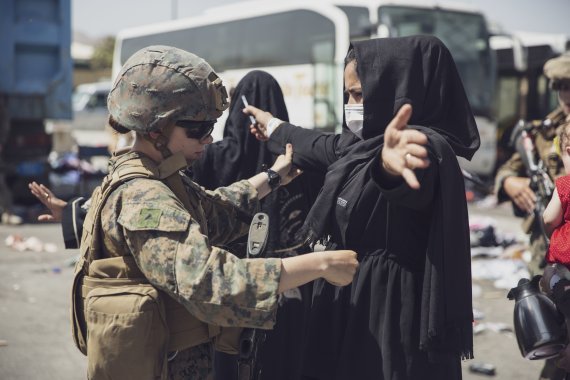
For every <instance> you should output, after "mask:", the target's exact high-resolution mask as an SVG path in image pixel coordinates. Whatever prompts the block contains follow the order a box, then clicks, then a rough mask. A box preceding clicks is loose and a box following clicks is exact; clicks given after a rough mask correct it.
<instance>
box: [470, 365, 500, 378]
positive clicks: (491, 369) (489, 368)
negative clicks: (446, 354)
mask: <svg viewBox="0 0 570 380" xmlns="http://www.w3.org/2000/svg"><path fill="white" fill-rule="evenodd" d="M469 371H470V372H473V373H479V374H481V375H487V376H495V366H494V365H493V364H489V363H473V364H471V365H470V366H469Z"/></svg>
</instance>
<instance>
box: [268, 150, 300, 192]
mask: <svg viewBox="0 0 570 380" xmlns="http://www.w3.org/2000/svg"><path fill="white" fill-rule="evenodd" d="M271 169H272V170H274V171H276V172H277V173H279V175H280V176H281V185H286V184H288V183H289V182H291V181H292V180H293V179H295V178H296V177H297V176H298V175H300V174H301V173H302V171H301V170H300V169H298V168H296V167H294V166H293V145H291V144H287V145H286V146H285V154H282V155H280V156H279V157H277V160H275V163H274V164H273V166H272V167H271Z"/></svg>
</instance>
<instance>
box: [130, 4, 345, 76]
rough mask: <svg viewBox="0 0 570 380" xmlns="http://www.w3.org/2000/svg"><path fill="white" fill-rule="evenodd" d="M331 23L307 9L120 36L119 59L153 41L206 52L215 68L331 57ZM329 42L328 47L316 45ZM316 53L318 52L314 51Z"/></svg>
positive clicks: (326, 60)
mask: <svg viewBox="0 0 570 380" xmlns="http://www.w3.org/2000/svg"><path fill="white" fill-rule="evenodd" d="M334 38H335V26H334V24H333V23H332V22H331V21H330V20H328V19H326V18H324V17H322V16H320V15H319V14H317V13H315V12H312V11H310V10H295V11H289V12H283V13H278V14H271V15H266V16H258V17H252V18H248V19H242V20H235V21H229V22H224V23H217V24H210V25H204V26H190V27H188V28H183V29H179V30H175V31H165V32H161V33H155V34H152V35H142V36H138V37H133V38H127V39H125V40H123V44H122V47H121V62H122V63H124V62H125V60H126V59H128V57H130V56H131V55H132V54H133V53H134V52H136V51H137V50H139V49H141V48H143V47H145V46H149V45H154V44H159V45H160V44H162V45H171V46H176V47H178V48H181V49H184V50H188V51H191V52H193V53H195V54H197V55H199V56H201V57H204V58H205V59H206V60H207V61H208V62H209V63H210V64H211V65H212V67H214V68H215V69H216V71H225V70H229V69H239V68H248V67H266V66H283V65H295V64H304V63H330V62H334V53H335V49H334V46H335V39H334ZM316 45H327V46H328V48H327V49H315V48H314V47H315V46H316ZM315 53H319V54H315Z"/></svg>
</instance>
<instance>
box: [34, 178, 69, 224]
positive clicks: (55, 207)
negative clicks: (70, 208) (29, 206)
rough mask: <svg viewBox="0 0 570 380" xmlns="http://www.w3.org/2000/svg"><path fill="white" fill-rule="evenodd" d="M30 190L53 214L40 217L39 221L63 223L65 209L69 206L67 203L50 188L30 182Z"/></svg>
mask: <svg viewBox="0 0 570 380" xmlns="http://www.w3.org/2000/svg"><path fill="white" fill-rule="evenodd" d="M28 188H29V189H30V192H31V193H32V194H33V195H34V196H35V197H36V198H38V200H39V201H40V202H42V203H43V204H44V205H45V206H46V207H47V208H48V209H49V211H50V212H51V214H43V215H40V216H38V220H39V221H40V222H61V216H62V214H63V208H64V207H65V206H66V205H67V202H66V201H64V200H62V199H59V198H58V197H56V196H55V195H54V194H53V193H52V191H51V190H50V189H49V188H47V187H46V186H44V185H42V184H38V183H36V182H30V183H29V184H28Z"/></svg>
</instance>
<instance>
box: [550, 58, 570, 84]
mask: <svg viewBox="0 0 570 380" xmlns="http://www.w3.org/2000/svg"><path fill="white" fill-rule="evenodd" d="M544 75H546V76H547V77H548V79H550V80H552V81H560V80H570V52H566V53H564V54H562V55H561V56H559V57H556V58H552V59H549V60H548V61H546V63H545V64H544Z"/></svg>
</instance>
